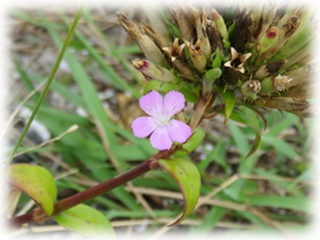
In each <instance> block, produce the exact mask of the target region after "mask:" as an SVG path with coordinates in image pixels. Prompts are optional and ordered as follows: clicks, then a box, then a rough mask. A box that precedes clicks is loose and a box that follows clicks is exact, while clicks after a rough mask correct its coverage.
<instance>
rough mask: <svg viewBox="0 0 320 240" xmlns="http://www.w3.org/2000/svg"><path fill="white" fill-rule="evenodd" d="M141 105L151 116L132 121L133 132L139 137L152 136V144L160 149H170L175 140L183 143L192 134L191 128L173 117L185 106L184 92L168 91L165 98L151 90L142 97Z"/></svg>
mask: <svg viewBox="0 0 320 240" xmlns="http://www.w3.org/2000/svg"><path fill="white" fill-rule="evenodd" d="M140 107H141V108H142V110H143V111H145V112H146V113H147V114H148V115H150V116H143V117H138V118H137V119H136V120H134V122H133V123H132V126H131V128H132V130H133V134H134V135H135V136H136V137H138V138H145V137H147V136H149V135H150V134H151V136H150V142H151V145H152V146H153V147H154V148H156V149H159V150H166V149H170V148H171V146H172V143H173V141H176V142H179V143H183V142H185V141H187V139H188V138H189V137H190V136H191V134H192V131H191V128H190V127H189V126H188V125H187V124H185V123H184V122H181V121H178V120H175V119H172V117H173V115H175V114H176V113H178V112H180V111H181V110H182V109H183V108H184V107H185V99H184V96H183V94H182V93H180V92H177V91H171V92H168V93H167V94H166V95H165V97H164V98H163V97H162V96H161V95H160V93H158V92H156V91H151V92H149V93H147V94H146V95H144V96H143V97H141V98H140Z"/></svg>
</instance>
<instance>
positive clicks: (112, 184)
mask: <svg viewBox="0 0 320 240" xmlns="http://www.w3.org/2000/svg"><path fill="white" fill-rule="evenodd" d="M157 166H158V165H157V162H156V161H154V160H148V161H146V162H143V163H141V164H139V165H138V166H136V167H135V168H133V169H131V170H129V171H127V172H125V173H124V174H122V175H120V176H118V177H115V178H112V179H109V180H107V181H105V182H103V183H100V184H98V185H96V186H94V187H91V188H88V189H86V190H84V191H82V192H79V193H77V194H75V195H72V196H70V197H68V198H65V199H63V200H61V201H59V202H57V203H56V204H55V205H54V211H53V214H52V215H51V216H48V215H46V214H45V213H44V212H43V210H42V209H40V208H36V209H34V210H33V211H32V212H30V213H28V214H25V215H22V216H18V217H14V218H11V219H9V220H8V226H10V227H18V226H20V225H22V224H24V223H28V222H43V221H45V220H48V219H50V218H52V217H53V216H54V215H56V214H58V213H61V212H63V211H65V210H67V209H69V208H72V207H74V206H76V205H78V204H80V203H83V202H86V201H88V200H90V199H92V198H94V197H97V196H99V195H101V194H103V193H105V192H107V191H109V190H112V189H114V188H116V187H118V186H120V185H122V184H124V183H126V182H128V181H130V180H132V179H134V178H136V177H138V176H140V175H142V174H144V173H146V172H148V171H150V170H152V169H156V168H157Z"/></svg>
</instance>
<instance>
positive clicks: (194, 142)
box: [174, 127, 206, 156]
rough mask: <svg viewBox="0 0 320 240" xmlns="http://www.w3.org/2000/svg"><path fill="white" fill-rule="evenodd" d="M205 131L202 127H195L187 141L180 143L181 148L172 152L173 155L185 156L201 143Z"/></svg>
mask: <svg viewBox="0 0 320 240" xmlns="http://www.w3.org/2000/svg"><path fill="white" fill-rule="evenodd" d="M205 135H206V134H205V132H204V130H203V129H202V128H199V127H198V128H197V129H196V130H195V132H194V133H193V134H192V136H191V137H190V138H189V139H188V141H187V142H186V143H185V144H183V145H182V148H183V150H179V151H177V152H175V153H174V155H175V156H185V155H188V154H189V153H191V152H193V150H195V149H196V148H197V147H198V146H199V145H200V144H201V143H202V140H203V139H204V137H205Z"/></svg>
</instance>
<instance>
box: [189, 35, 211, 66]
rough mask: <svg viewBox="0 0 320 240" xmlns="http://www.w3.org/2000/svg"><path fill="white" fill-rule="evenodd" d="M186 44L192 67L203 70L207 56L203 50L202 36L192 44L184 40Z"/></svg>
mask: <svg viewBox="0 0 320 240" xmlns="http://www.w3.org/2000/svg"><path fill="white" fill-rule="evenodd" d="M185 44H186V46H187V47H188V49H189V53H190V57H191V61H192V63H193V65H194V67H195V68H196V69H197V70H198V71H199V72H203V71H204V69H205V68H206V65H207V58H206V56H205V55H204V52H203V48H202V47H203V38H201V39H199V40H198V41H197V42H196V43H195V44H194V45H193V44H191V43H190V42H188V41H185Z"/></svg>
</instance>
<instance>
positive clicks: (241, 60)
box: [224, 47, 251, 74]
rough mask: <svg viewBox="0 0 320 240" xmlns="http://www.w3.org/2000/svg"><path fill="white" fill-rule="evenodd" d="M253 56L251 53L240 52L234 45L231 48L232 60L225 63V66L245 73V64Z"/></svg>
mask: <svg viewBox="0 0 320 240" xmlns="http://www.w3.org/2000/svg"><path fill="white" fill-rule="evenodd" d="M250 56H251V53H246V54H243V55H242V54H239V53H238V52H237V50H235V49H234V48H233V47H231V48H230V60H229V61H228V62H226V63H225V64H224V66H225V67H228V68H232V69H234V70H235V71H238V72H240V73H242V74H243V73H244V71H245V70H244V64H245V63H246V61H247V60H248V58H249V57H250Z"/></svg>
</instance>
